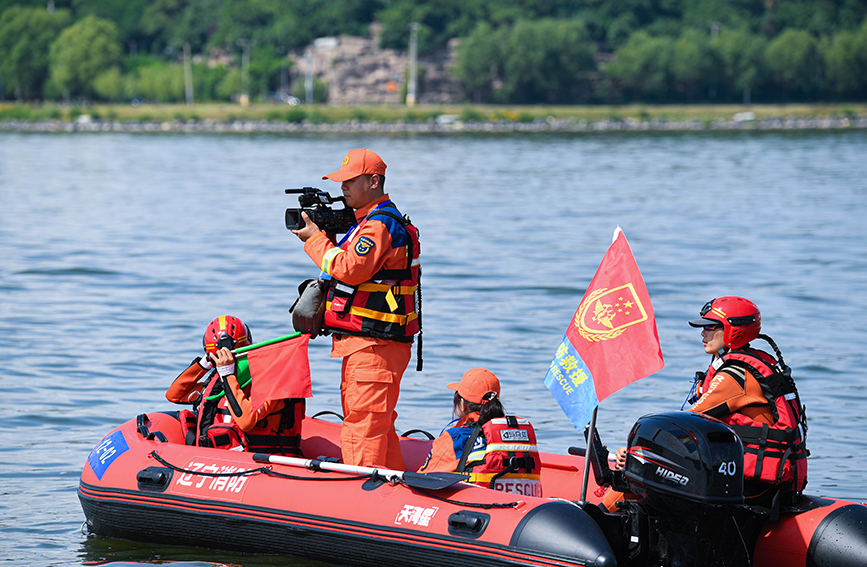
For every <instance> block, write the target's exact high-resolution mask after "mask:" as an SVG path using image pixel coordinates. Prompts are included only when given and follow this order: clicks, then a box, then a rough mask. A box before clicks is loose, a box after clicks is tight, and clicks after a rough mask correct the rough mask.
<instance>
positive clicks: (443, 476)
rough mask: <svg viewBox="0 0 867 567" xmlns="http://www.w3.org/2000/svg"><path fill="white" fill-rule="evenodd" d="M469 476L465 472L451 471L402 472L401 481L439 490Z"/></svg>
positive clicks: (424, 488)
mask: <svg viewBox="0 0 867 567" xmlns="http://www.w3.org/2000/svg"><path fill="white" fill-rule="evenodd" d="M469 477H470V475H467V474H463V473H453V472H430V473H417V472H405V473H403V481H404V482H405V483H406V485H407V486H409V487H412V488H421V489H423V490H441V489H443V488H447V487H449V486H451V485H453V484H457V483H459V482H461V481H462V480H467V479H468V478H469Z"/></svg>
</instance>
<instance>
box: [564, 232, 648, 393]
mask: <svg viewBox="0 0 867 567" xmlns="http://www.w3.org/2000/svg"><path fill="white" fill-rule="evenodd" d="M566 337H568V339H569V341H570V342H571V343H572V345H573V346H574V348H575V350H576V351H577V352H578V354H579V355H580V357H581V359H582V360H583V362H584V363H585V364H586V366H587V369H588V370H589V371H590V374H591V376H592V377H593V383H594V386H595V389H596V397H597V399H598V400H599V401H600V402H601V401H602V400H603V399H605V398H606V397H608V396H609V395H610V394H613V393H614V392H616V391H617V390H619V389H621V388H623V387H624V386H626V385H627V384H631V383H632V382H635V381H636V380H640V379H642V378H644V377H645V376H649V375H651V374H653V373H654V372H657V371H658V370H660V369H661V368H662V367H663V366H664V365H665V363H664V362H663V359H662V349H661V348H660V346H659V335H658V334H657V332H656V319H655V318H654V315H653V305H651V303H650V294H648V293H647V287H646V286H645V285H644V279H643V278H642V277H641V272H640V271H639V270H638V264H636V263H635V257H634V256H633V255H632V250H631V249H630V248H629V243H627V242H626V236H625V235H624V234H623V231H622V230H620V228H619V227H618V228H617V231H616V232H615V237H614V242H613V243H612V244H611V246H610V247H609V248H608V251H607V252H606V253H605V256H604V257H603V258H602V263H601V264H600V265H599V268H598V269H597V270H596V274H595V275H594V276H593V280H592V281H591V282H590V286H589V287H588V288H587V291H586V292H585V293H584V297H583V298H582V299H581V303H580V304H579V305H578V311H576V313H575V317H574V318H573V319H572V323H571V324H570V325H569V327H568V329H566Z"/></svg>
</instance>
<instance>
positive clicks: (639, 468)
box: [621, 411, 750, 567]
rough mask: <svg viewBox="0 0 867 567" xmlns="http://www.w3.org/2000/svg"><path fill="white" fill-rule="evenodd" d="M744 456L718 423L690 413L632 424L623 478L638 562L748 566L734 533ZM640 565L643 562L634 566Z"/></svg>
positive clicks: (746, 553)
mask: <svg viewBox="0 0 867 567" xmlns="http://www.w3.org/2000/svg"><path fill="white" fill-rule="evenodd" d="M743 470H744V450H743V445H742V444H741V441H740V439H739V438H738V436H737V435H736V434H735V433H734V431H732V430H731V429H730V428H729V427H728V426H727V425H725V424H724V423H723V422H721V421H719V420H717V419H714V418H711V417H707V416H705V415H702V414H697V413H693V412H685V411H681V412H668V413H659V414H652V415H646V416H644V417H642V418H640V419H639V420H638V421H637V422H636V423H635V425H634V426H633V427H632V431H631V432H630V434H629V440H628V447H627V453H626V466H625V468H624V477H625V480H626V483H627V485H628V487H629V491H630V492H632V493H633V494H635V495H636V496H637V497H638V500H637V501H634V502H628V503H625V504H626V505H625V506H624V507H622V508H621V512H623V513H624V514H627V516H628V515H632V516H634V517H644V518H646V520H643V521H644V522H646V523H645V525H646V526H647V530H648V531H647V533H646V534H645V535H644V537H639V538H637V539H643V541H644V543H643V545H642V546H641V548H642V551H641V552H640V555H641V556H642V561H644V562H645V563H646V564H653V565H657V564H658V565H666V566H671V567H680V566H687V565H705V566H707V567H710V566H714V567H723V566H725V567H732V566H741V565H743V566H746V565H749V564H750V550H749V549H748V548H747V545H746V543H745V542H744V538H743V537H742V533H741V530H740V527H739V525H738V524H739V523H740V522H739V518H740V517H741V515H742V512H743V508H742V504H743V500H744V498H743V487H744V484H743ZM642 564H644V563H642Z"/></svg>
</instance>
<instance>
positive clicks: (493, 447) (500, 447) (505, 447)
mask: <svg viewBox="0 0 867 567" xmlns="http://www.w3.org/2000/svg"><path fill="white" fill-rule="evenodd" d="M485 450H487V451H515V452H522V453H538V452H539V448H538V447H537V446H536V445H518V444H517V443H488V445H487V446H486V447H485Z"/></svg>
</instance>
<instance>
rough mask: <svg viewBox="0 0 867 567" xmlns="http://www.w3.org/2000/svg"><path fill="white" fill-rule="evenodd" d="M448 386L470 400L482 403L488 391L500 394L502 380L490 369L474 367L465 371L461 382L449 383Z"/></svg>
mask: <svg viewBox="0 0 867 567" xmlns="http://www.w3.org/2000/svg"><path fill="white" fill-rule="evenodd" d="M448 388H449V389H451V390H454V391H456V392H457V393H458V394H460V395H461V397H462V398H463V399H465V400H467V401H468V402H472V403H474V404H481V403H482V401H483V398H484V396H485V394H487V393H488V392H494V393H495V394H497V396H499V395H500V380H499V379H498V378H497V377H496V376H494V373H493V372H491V371H490V370H486V369H484V368H472V369H470V370H467V371H466V372H464V376H463V378H461V381H460V382H454V383H452V384H449V385H448Z"/></svg>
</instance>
